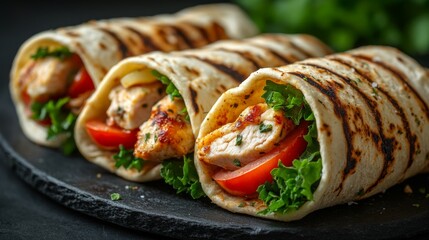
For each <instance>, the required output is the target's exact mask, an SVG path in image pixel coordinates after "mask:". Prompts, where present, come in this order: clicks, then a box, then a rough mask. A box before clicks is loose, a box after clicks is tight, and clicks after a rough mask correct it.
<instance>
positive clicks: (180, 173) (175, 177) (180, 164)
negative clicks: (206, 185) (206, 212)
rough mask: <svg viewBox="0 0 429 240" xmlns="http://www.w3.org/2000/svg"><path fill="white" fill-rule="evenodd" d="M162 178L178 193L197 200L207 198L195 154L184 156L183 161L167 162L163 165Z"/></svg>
mask: <svg viewBox="0 0 429 240" xmlns="http://www.w3.org/2000/svg"><path fill="white" fill-rule="evenodd" d="M161 177H163V178H164V180H165V182H166V183H167V184H169V185H172V186H173V188H174V189H176V190H177V193H181V192H186V193H188V194H190V195H191V196H192V198H193V199H197V198H200V197H203V196H205V193H204V191H203V189H202V187H201V183H200V181H199V178H198V173H197V170H196V169H195V165H194V160H193V154H192V153H190V154H188V155H186V156H183V161H180V160H178V159H172V160H165V161H164V162H163V163H162V168H161Z"/></svg>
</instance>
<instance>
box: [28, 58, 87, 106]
mask: <svg viewBox="0 0 429 240" xmlns="http://www.w3.org/2000/svg"><path fill="white" fill-rule="evenodd" d="M81 66H82V63H81V62H80V61H77V60H76V58H74V57H70V58H66V59H63V60H61V59H58V58H53V57H47V58H43V59H40V60H37V61H30V62H29V63H27V65H26V66H25V67H24V68H23V70H22V71H21V77H20V84H21V87H22V89H23V90H24V91H26V92H27V94H28V95H29V96H30V98H31V99H33V100H34V101H39V102H44V101H47V100H48V99H50V98H53V97H58V96H62V95H64V94H66V92H67V87H68V84H69V83H70V82H71V81H72V78H73V77H74V75H75V74H76V73H77V71H78V70H79V68H80V67H81Z"/></svg>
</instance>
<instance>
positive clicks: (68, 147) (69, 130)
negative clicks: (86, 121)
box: [31, 97, 77, 155]
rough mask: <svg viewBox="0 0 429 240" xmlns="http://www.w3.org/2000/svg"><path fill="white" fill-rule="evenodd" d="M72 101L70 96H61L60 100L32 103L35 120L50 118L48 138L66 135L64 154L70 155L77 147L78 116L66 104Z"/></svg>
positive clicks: (63, 147) (63, 144) (63, 146)
mask: <svg viewBox="0 0 429 240" xmlns="http://www.w3.org/2000/svg"><path fill="white" fill-rule="evenodd" d="M69 101H70V98H68V97H65V98H60V99H58V100H50V101H48V102H46V103H39V102H34V103H33V104H32V105H31V110H32V112H33V115H32V118H33V119H34V120H38V121H41V120H46V119H49V120H50V124H49V126H48V135H47V139H48V140H52V139H53V138H55V137H56V136H58V135H60V134H61V135H63V134H64V135H66V139H65V141H64V142H63V143H62V145H61V149H62V151H63V152H64V154H66V155H69V154H71V153H72V152H74V151H75V149H76V144H75V142H74V137H73V134H74V130H73V129H74V125H75V123H76V118H77V116H76V115H74V114H73V113H71V112H70V111H69V110H68V109H67V108H66V107H65V105H66V104H67V103H68V102H69Z"/></svg>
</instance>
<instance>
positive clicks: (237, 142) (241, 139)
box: [235, 134, 243, 146]
mask: <svg viewBox="0 0 429 240" xmlns="http://www.w3.org/2000/svg"><path fill="white" fill-rule="evenodd" d="M242 143H243V136H242V135H241V134H238V135H237V138H236V139H235V146H240V145H241V144H242Z"/></svg>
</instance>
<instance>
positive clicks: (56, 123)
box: [10, 4, 257, 147]
mask: <svg viewBox="0 0 429 240" xmlns="http://www.w3.org/2000/svg"><path fill="white" fill-rule="evenodd" d="M256 33H257V30H256V27H255V26H254V25H253V23H252V22H251V21H250V19H249V18H248V17H247V16H246V15H245V14H244V13H243V12H242V11H241V10H240V9H239V8H238V7H236V6H234V5H231V4H212V5H201V6H196V7H192V8H188V9H184V10H182V11H179V12H177V13H176V14H170V15H168V14H164V15H157V16H153V17H141V18H118V19H110V20H99V21H90V22H87V23H84V24H82V25H78V26H73V27H64V28H59V29H56V30H49V31H45V32H42V33H39V34H36V35H35V36H33V37H31V38H30V39H28V40H27V41H26V42H25V43H24V44H23V45H22V46H21V48H20V49H19V51H18V53H17V55H16V57H15V60H14V63H13V67H12V70H11V81H10V91H11V95H12V99H13V102H14V104H15V106H16V111H17V114H18V117H19V121H20V125H21V127H22V129H23V132H24V134H25V135H26V136H27V137H28V138H29V139H30V140H32V141H34V142H35V143H38V144H41V145H45V146H50V147H59V146H60V145H62V144H67V143H65V141H66V140H65V139H72V138H71V136H70V130H71V129H72V127H73V125H74V124H73V121H74V119H75V116H76V114H78V113H79V111H80V110H81V107H82V106H83V104H84V103H85V101H86V99H87V98H88V97H89V96H90V95H91V93H92V92H93V89H94V88H95V87H97V86H98V85H99V83H100V81H101V80H102V78H103V77H104V76H105V74H106V73H107V72H108V70H109V69H110V68H111V67H112V66H113V65H114V64H116V63H118V62H119V61H120V60H121V59H124V58H125V57H129V56H135V55H139V54H143V53H147V52H151V51H164V52H169V51H173V50H181V49H187V48H196V47H201V46H204V45H206V44H209V43H211V42H214V41H217V40H221V39H229V38H244V37H249V36H253V35H255V34H256ZM50 101H51V102H52V103H51V104H48V103H49V102H50ZM60 109H61V110H60ZM70 111H71V112H73V114H72V115H70V116H69V114H68V113H69V112H70ZM48 138H49V139H48Z"/></svg>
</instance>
